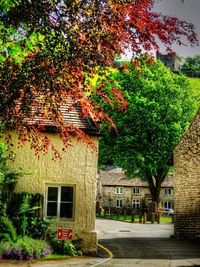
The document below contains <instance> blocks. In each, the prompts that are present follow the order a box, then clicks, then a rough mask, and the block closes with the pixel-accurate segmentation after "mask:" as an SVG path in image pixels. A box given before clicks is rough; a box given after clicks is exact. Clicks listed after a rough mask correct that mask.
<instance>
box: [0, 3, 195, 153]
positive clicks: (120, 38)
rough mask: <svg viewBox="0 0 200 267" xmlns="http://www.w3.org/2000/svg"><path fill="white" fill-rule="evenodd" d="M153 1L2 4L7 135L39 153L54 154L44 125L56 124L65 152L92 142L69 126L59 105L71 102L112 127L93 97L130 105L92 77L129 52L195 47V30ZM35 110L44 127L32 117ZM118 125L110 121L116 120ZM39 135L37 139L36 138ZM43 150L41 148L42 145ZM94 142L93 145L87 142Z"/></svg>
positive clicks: (0, 69) (0, 62) (0, 65)
mask: <svg viewBox="0 0 200 267" xmlns="http://www.w3.org/2000/svg"><path fill="white" fill-rule="evenodd" d="M154 2H155V0H124V1H123V0H94V1H92V0H3V1H0V73H1V77H0V80H1V84H0V86H1V88H0V89H1V90H0V98H1V102H0V111H1V114H0V117H1V119H2V120H3V122H4V124H5V128H11V127H12V128H13V129H14V130H16V131H17V133H18V134H19V137H20V141H21V142H22V143H24V142H26V141H27V140H29V141H30V142H32V147H34V148H36V151H44V152H46V150H47V149H48V146H49V144H50V140H49V139H48V138H47V137H44V135H43V131H42V130H44V125H43V124H42V121H44V119H48V120H49V119H51V120H53V121H54V122H55V124H56V125H58V128H59V129H60V131H59V134H60V137H61V138H62V140H63V142H64V145H65V147H67V146H68V145H70V144H71V141H70V139H71V137H72V136H73V137H77V139H78V140H89V139H88V138H87V137H86V136H85V134H84V133H83V131H81V129H79V128H75V127H72V125H68V124H67V123H63V120H62V113H61V112H60V110H59V107H60V106H61V105H64V104H65V103H66V98H67V97H70V98H71V99H72V100H73V102H75V103H76V102H78V103H79V105H80V106H81V108H82V115H84V116H85V115H86V116H90V117H92V119H93V120H94V121H95V122H96V123H97V124H99V123H102V122H105V121H106V120H109V117H108V116H107V114H106V113H105V111H104V110H103V109H102V107H101V106H98V105H96V103H95V102H94V101H93V98H91V95H92V94H96V95H98V96H99V97H101V99H102V101H104V102H105V101H107V102H110V101H111V102H113V101H115V102H118V103H119V106H125V105H126V103H125V102H124V100H123V98H122V96H121V93H120V91H119V90H117V89H115V88H114V87H113V89H114V90H110V92H109V94H108V93H106V92H105V83H99V87H98V88H96V90H94V89H93V87H92V85H91V84H90V83H89V82H87V81H89V80H87V79H86V78H87V77H88V76H90V77H93V75H94V74H95V73H97V72H98V73H103V72H104V71H105V69H106V67H107V66H112V65H113V60H114V58H115V56H116V55H118V54H122V53H124V52H125V50H126V49H127V48H129V49H131V50H132V51H133V52H134V53H140V52H141V50H142V49H145V50H146V51H151V50H152V49H156V50H158V49H159V41H160V42H162V43H163V44H164V45H165V46H166V48H167V49H168V50H170V47H171V45H172V44H173V43H178V44H181V43H182V40H184V39H182V37H185V38H186V39H187V40H189V42H190V43H191V44H196V43H197V37H196V34H195V32H194V27H193V26H192V25H191V24H190V23H187V22H184V21H180V20H178V19H177V18H174V17H170V16H163V15H162V14H159V13H156V12H154V11H153V5H154ZM32 105H34V107H37V109H36V110H37V115H38V116H40V117H41V118H42V119H41V120H40V123H39V124H38V125H30V124H28V122H27V120H26V118H27V117H29V118H32V117H33V116H34V115H35V114H33V113H34V112H32V111H33V109H31V106H32ZM110 122H111V123H112V121H111V120H110ZM37 133H38V134H37ZM40 136H41V137H42V140H43V141H44V142H43V145H41V146H40V149H38V146H37V144H38V143H39V142H38V138H39V137H40ZM88 142H89V141H88Z"/></svg>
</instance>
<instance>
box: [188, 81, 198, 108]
mask: <svg viewBox="0 0 200 267" xmlns="http://www.w3.org/2000/svg"><path fill="white" fill-rule="evenodd" d="M188 81H189V83H190V85H191V87H192V90H193V94H194V97H195V103H197V106H198V107H200V78H188Z"/></svg>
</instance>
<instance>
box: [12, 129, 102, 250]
mask: <svg viewBox="0 0 200 267" xmlns="http://www.w3.org/2000/svg"><path fill="white" fill-rule="evenodd" d="M48 136H49V137H50V139H51V141H52V143H53V144H54V145H55V146H56V147H57V148H60V151H62V141H61V140H60V139H59V138H58V136H57V135H56V134H48ZM13 139H14V140H16V142H15V143H14V146H15V148H14V150H15V152H16V158H15V161H14V163H13V164H14V166H15V167H17V168H22V171H23V173H24V175H23V177H21V178H20V180H19V181H18V183H17V186H16V191H18V192H23V191H25V192H30V193H40V194H42V195H45V188H46V185H49V184H50V185H66V186H67V185H69V186H70V185H72V186H74V187H75V199H74V203H75V206H74V219H73V220H71V221H69V220H62V221H58V222H57V226H58V227H63V228H71V229H73V233H74V235H75V236H77V237H78V238H82V239H83V246H82V250H83V251H84V252H86V253H94V252H95V251H96V245H97V237H96V232H95V198H96V172H97V152H96V151H92V150H91V148H90V147H88V146H87V145H86V144H84V143H81V142H77V141H74V142H73V145H72V147H70V148H68V149H67V150H66V152H63V153H62V160H56V161H53V160H52V152H51V151H49V152H48V154H47V155H45V156H43V155H41V158H40V159H39V160H38V159H37V157H36V156H35V155H34V152H33V151H32V150H31V149H30V147H29V144H27V145H25V146H23V147H22V148H16V147H17V137H14V138H13ZM92 140H93V142H94V143H96V144H97V138H96V137H92ZM44 199H45V198H44ZM44 204H45V203H44ZM44 215H45V214H44Z"/></svg>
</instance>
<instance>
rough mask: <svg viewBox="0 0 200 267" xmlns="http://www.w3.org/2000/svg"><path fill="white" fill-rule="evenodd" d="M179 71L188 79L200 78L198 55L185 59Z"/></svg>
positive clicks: (199, 57) (199, 56) (199, 59)
mask: <svg viewBox="0 0 200 267" xmlns="http://www.w3.org/2000/svg"><path fill="white" fill-rule="evenodd" d="M181 71H182V72H183V73H184V74H185V75H187V76H189V77H198V78H200V55H196V56H194V57H188V58H186V60H185V62H184V64H183V66H182V69H181Z"/></svg>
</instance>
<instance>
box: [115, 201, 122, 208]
mask: <svg viewBox="0 0 200 267" xmlns="http://www.w3.org/2000/svg"><path fill="white" fill-rule="evenodd" d="M116 207H117V208H121V207H122V199H117V201H116Z"/></svg>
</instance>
